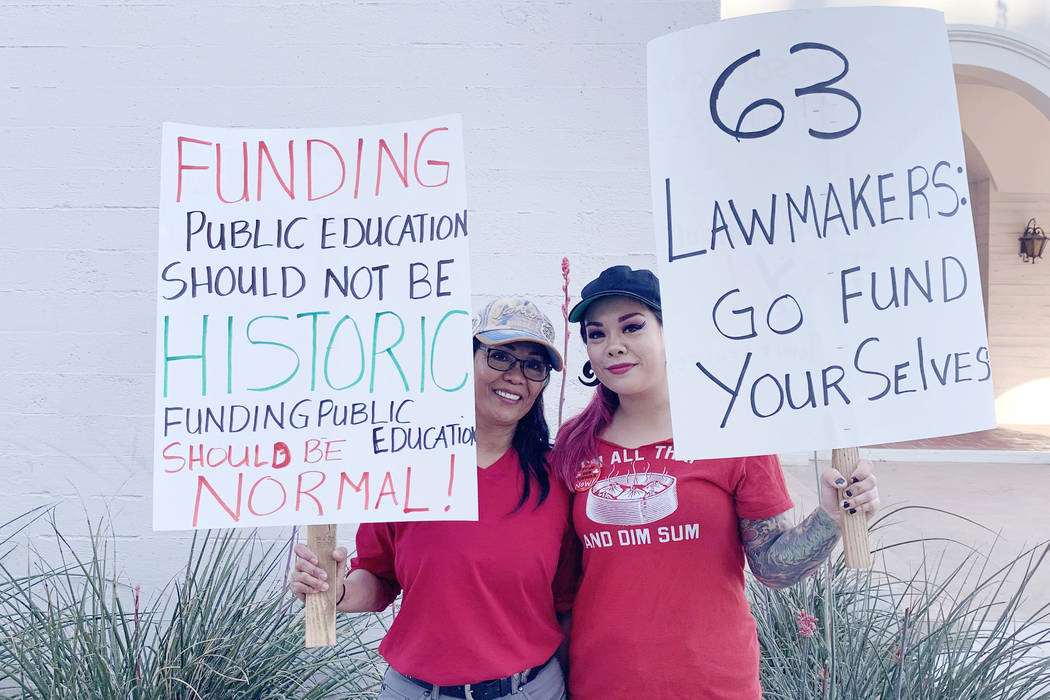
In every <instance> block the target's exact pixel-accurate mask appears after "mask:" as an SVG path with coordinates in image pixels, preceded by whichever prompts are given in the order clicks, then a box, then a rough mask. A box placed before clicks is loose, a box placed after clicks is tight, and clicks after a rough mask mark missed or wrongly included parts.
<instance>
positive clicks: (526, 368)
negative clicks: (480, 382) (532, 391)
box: [482, 345, 551, 382]
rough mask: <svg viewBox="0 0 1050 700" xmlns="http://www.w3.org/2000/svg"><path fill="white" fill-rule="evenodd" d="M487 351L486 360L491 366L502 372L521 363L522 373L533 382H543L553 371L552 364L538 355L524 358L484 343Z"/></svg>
mask: <svg viewBox="0 0 1050 700" xmlns="http://www.w3.org/2000/svg"><path fill="white" fill-rule="evenodd" d="M482 347H483V348H485V353H486V361H487V362H488V365H489V367H491V368H492V369H495V370H499V371H500V372H506V371H507V370H509V369H510V368H511V367H513V366H514V365H515V364H517V365H521V373H522V374H523V375H524V376H525V378H526V379H528V380H529V381H532V382H542V381H544V380H546V379H547V377H548V376H549V375H550V373H551V366H550V365H549V364H548V363H547V362H545V361H543V360H541V359H540V358H538V357H527V358H525V359H524V360H523V359H521V358H520V357H518V356H516V355H512V354H511V353H509V352H507V351H506V350H504V349H503V348H494V347H490V346H488V345H483V346H482Z"/></svg>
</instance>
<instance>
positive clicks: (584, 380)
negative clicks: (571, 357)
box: [577, 360, 601, 386]
mask: <svg viewBox="0 0 1050 700" xmlns="http://www.w3.org/2000/svg"><path fill="white" fill-rule="evenodd" d="M577 379H579V380H580V384H583V385H584V386H598V385H599V384H601V381H600V380H599V379H598V378H597V377H596V376H594V368H593V367H591V361H590V360H587V361H586V362H584V363H583V376H582V377H577Z"/></svg>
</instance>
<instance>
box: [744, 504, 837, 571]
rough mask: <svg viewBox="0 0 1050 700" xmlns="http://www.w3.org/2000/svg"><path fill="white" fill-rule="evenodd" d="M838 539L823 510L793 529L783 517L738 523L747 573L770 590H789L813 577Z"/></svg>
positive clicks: (818, 510) (816, 511)
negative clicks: (790, 587)
mask: <svg viewBox="0 0 1050 700" xmlns="http://www.w3.org/2000/svg"><path fill="white" fill-rule="evenodd" d="M838 539H839V529H838V525H837V524H836V523H835V521H834V519H832V517H831V516H830V515H828V513H827V511H825V510H824V509H823V508H817V509H816V510H815V511H813V513H812V514H811V515H810V516H809V517H808V518H806V519H805V520H803V521H802V522H801V523H799V524H798V525H796V526H795V527H791V524H790V523H789V522H788V519H787V516H786V515H785V514H784V513H781V514H780V515H778V516H775V517H773V518H767V519H765V520H746V519H744V518H741V519H740V540H741V541H742V542H743V545H744V553H745V554H746V555H747V562H748V564H749V565H750V567H751V573H753V574H754V575H755V578H757V579H758V580H759V581H761V582H762V583H764V584H766V585H767V586H769V587H771V588H784V587H786V586H790V585H792V584H794V583H797V582H798V581H800V580H801V579H803V578H805V577H806V576H808V575H809V574H811V573H813V572H814V571H815V570H816V569H817V567H819V566H820V565H821V564H822V563H823V562H824V560H825V559H826V558H827V556H828V554H830V553H831V550H832V549H834V548H835V543H836V542H838Z"/></svg>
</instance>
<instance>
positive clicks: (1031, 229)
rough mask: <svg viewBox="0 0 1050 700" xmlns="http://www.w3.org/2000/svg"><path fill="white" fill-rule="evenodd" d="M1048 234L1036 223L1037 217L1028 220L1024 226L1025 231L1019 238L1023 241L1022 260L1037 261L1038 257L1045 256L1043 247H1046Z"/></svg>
mask: <svg viewBox="0 0 1050 700" xmlns="http://www.w3.org/2000/svg"><path fill="white" fill-rule="evenodd" d="M1046 238H1047V236H1046V234H1045V233H1043V229H1042V227H1040V226H1036V225H1035V218H1034V217H1033V218H1031V219H1029V220H1028V225H1027V226H1025V227H1024V233H1023V234H1021V237H1020V238H1018V239H1017V240H1019V241H1021V253H1020V255H1021V262H1028V261H1029V260H1031V261H1032V263H1033V264H1034V263H1035V259H1036V258H1041V257H1043V248H1045V247H1046Z"/></svg>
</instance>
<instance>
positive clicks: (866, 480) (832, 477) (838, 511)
mask: <svg viewBox="0 0 1050 700" xmlns="http://www.w3.org/2000/svg"><path fill="white" fill-rule="evenodd" d="M820 506H821V507H822V508H823V509H824V510H826V511H827V512H828V514H829V515H830V516H831V517H832V518H834V519H835V522H837V523H839V524H840V525H841V524H842V515H843V514H844V513H864V515H865V516H867V517H871V515H872V514H874V513H875V511H877V510H878V509H879V488H878V486H876V480H875V475H874V474H873V473H872V464H871V460H868V459H862V460H860V461H858V462H857V468H856V469H855V470H854V471H853V474H852V476H850V477H849V478H846V477H844V476H842V474H840V473H839V472H838V470H836V469H826V470H824V472H823V473H822V474H821V475H820Z"/></svg>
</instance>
